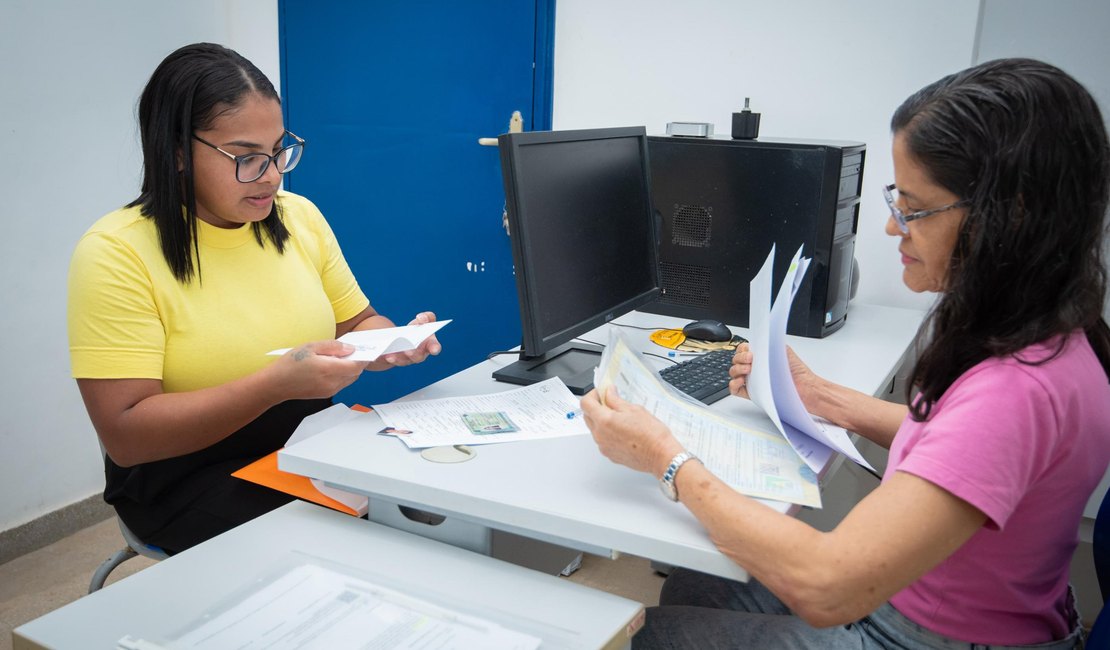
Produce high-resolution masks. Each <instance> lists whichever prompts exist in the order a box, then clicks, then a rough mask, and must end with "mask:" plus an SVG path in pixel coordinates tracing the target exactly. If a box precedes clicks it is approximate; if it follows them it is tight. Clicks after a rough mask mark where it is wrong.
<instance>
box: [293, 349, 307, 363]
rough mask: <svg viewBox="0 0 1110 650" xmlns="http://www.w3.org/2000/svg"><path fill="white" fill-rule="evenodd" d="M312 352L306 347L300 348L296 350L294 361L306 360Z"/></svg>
mask: <svg viewBox="0 0 1110 650" xmlns="http://www.w3.org/2000/svg"><path fill="white" fill-rule="evenodd" d="M311 354H312V353H311V352H309V351H308V350H306V349H305V348H301V349H299V350H297V351H296V352H294V353H293V360H294V361H304V360H305V359H307V358H308V357H309V356H310V355H311Z"/></svg>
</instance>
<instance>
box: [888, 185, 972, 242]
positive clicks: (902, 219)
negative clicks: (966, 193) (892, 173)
mask: <svg viewBox="0 0 1110 650" xmlns="http://www.w3.org/2000/svg"><path fill="white" fill-rule="evenodd" d="M896 189H897V187H895V186H894V185H893V184H891V185H887V186H886V187H884V188H883V198H884V199H886V205H887V207H888V208H890V216H892V217H894V222H895V223H897V224H898V229H899V230H901V231H902V232H903V233H904V234H909V232H910V228H909V226H907V225H906V224H908V223H909V222H911V221H915V220H917V219H921V218H924V217H929V216H932V215H934V214H937V213H939V212H947V211H948V210H952V209H954V208H962V207H963V206H965V205H967V204H968V201H967V199H960V200H959V201H956V202H955V203H949V204H948V205H945V206H942V207H939V208H933V209H932V210H918V211H917V212H910V213H909V214H906V213H905V212H902V210H901V208H899V207H898V205H897V203H896V202H895V200H894V191H895V190H896Z"/></svg>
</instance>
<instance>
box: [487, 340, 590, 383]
mask: <svg viewBox="0 0 1110 650" xmlns="http://www.w3.org/2000/svg"><path fill="white" fill-rule="evenodd" d="M601 349H602V348H601V346H600V345H592V344H588V343H587V344H583V343H565V344H563V345H561V346H559V347H557V348H555V349H554V350H551V351H550V352H548V353H547V354H541V355H539V356H536V357H530V356H527V354H526V353H525V352H524V351H521V353H520V360H519V361H514V362H513V363H511V364H509V365H507V366H505V367H504V368H501V369H500V370H495V371H494V373H493V378H494V379H496V380H497V381H504V382H508V383H510V384H520V385H522V386H528V385H530V384H534V383H536V382H541V381H543V380H545V379H550V378H552V377H558V378H559V379H562V380H563V383H564V384H566V385H567V388H569V389H570V392H572V393H574V394H575V395H585V394H586V393H588V392H590V391H591V390H593V388H594V369H595V368H597V364H598V363H599V362H600V361H601Z"/></svg>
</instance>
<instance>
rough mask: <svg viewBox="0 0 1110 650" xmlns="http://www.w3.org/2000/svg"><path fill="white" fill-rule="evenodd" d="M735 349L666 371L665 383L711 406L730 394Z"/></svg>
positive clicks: (719, 351)
mask: <svg viewBox="0 0 1110 650" xmlns="http://www.w3.org/2000/svg"><path fill="white" fill-rule="evenodd" d="M734 354H736V351H735V350H714V351H712V352H706V353H704V354H701V355H699V356H696V357H691V358H690V359H687V360H686V361H682V362H680V363H677V364H675V365H673V366H669V367H667V368H663V369H662V370H660V371H659V376H660V377H662V378H663V381H665V382H667V383H668V384H670V385H671V386H674V387H675V388H677V389H678V390H680V391H682V392H684V393H686V394H687V395H689V396H690V397H693V398H694V399H696V400H698V401H700V402H702V403H704V404H712V403H713V402H716V401H717V400H719V399H721V398H722V397H724V396H725V395H728V380H729V376H728V367H729V366H731V365H732V357H733V355H734Z"/></svg>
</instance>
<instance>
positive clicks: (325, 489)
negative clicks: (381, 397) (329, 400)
mask: <svg viewBox="0 0 1110 650" xmlns="http://www.w3.org/2000/svg"><path fill="white" fill-rule="evenodd" d="M360 416H362V413H359V412H357V411H352V410H351V409H349V408H347V406H346V405H344V404H332V405H331V406H329V407H328V408H326V409H324V410H323V411H318V412H316V413H313V414H312V415H308V416H306V417H305V418H304V419H303V420H301V423H300V424H299V425H297V428H296V430H294V431H293V435H291V436H289V440H288V441H286V443H285V446H286V447H289V446H291V445H295V444H297V443H298V442H300V441H302V440H307V439H309V438H311V437H312V436H314V435H316V434H318V433H321V432H322V431H325V430H327V429H330V428H332V427H334V426H337V425H339V424H342V423H343V422H346V421H347V420H351V419H354V418H357V417H360ZM309 481H311V482H312V487H314V488H316V489H317V490H318V491H319V492H320V493H321V494H323V495H324V496H327V497H331V498H332V499H335V500H336V501H338V502H340V503H342V504H343V505H345V506H347V507H348V508H350V509H351V510H354V511H355V512H357V513H358V516H360V517H361V516H363V515H365V514H366V512H367V509H368V508H369V499H368V498H367V497H366V495H364V494H355V493H354V492H348V491H346V490H340V489H339V488H335V487H331V486H330V485H326V484H325V483H324V482H323V481H321V480H319V479H315V478H310V479H309Z"/></svg>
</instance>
